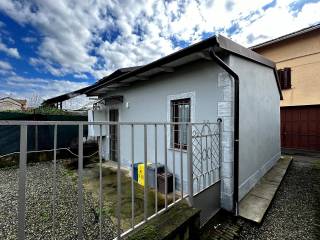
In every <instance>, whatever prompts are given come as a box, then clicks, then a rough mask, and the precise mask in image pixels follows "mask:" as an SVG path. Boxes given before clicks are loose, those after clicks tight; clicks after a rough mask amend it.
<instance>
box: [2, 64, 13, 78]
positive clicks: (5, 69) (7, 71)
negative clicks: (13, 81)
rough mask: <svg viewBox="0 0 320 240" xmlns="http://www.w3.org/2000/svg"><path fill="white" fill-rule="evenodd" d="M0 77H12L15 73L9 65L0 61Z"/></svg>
mask: <svg viewBox="0 0 320 240" xmlns="http://www.w3.org/2000/svg"><path fill="white" fill-rule="evenodd" d="M0 75H2V76H14V75H15V72H14V71H13V67H12V66H11V64H10V63H8V62H5V61H2V60H0Z"/></svg>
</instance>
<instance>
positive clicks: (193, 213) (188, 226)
mask: <svg viewBox="0 0 320 240" xmlns="http://www.w3.org/2000/svg"><path fill="white" fill-rule="evenodd" d="M125 239H127V240H141V239H153V240H162V239H177V240H179V239H180V240H184V239H193V240H197V239H200V210H198V209H195V208H192V207H189V205H188V204H187V203H186V202H185V201H183V202H179V203H177V204H176V205H175V206H173V207H171V208H170V209H169V210H168V211H166V212H164V213H162V214H160V215H159V216H157V217H155V218H153V219H151V220H150V221H149V222H147V223H146V224H144V225H142V226H141V227H138V228H137V229H135V230H134V231H133V232H132V233H131V234H129V236H128V237H126V238H125Z"/></svg>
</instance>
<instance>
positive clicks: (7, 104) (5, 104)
mask: <svg viewBox="0 0 320 240" xmlns="http://www.w3.org/2000/svg"><path fill="white" fill-rule="evenodd" d="M14 110H23V106H22V105H21V103H18V102H16V101H14V100H12V99H10V98H6V99H2V100H0V111H14Z"/></svg>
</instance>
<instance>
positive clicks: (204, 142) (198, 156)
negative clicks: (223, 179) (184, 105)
mask: <svg viewBox="0 0 320 240" xmlns="http://www.w3.org/2000/svg"><path fill="white" fill-rule="evenodd" d="M220 130H221V121H220V120H218V123H207V124H201V125H197V124H194V125H193V129H192V151H193V154H192V157H193V159H192V163H193V190H194V193H193V196H194V197H193V205H194V207H197V208H199V209H201V213H200V222H201V225H204V224H205V223H206V222H207V221H208V220H209V219H210V218H211V217H212V216H213V215H214V214H215V213H216V212H217V211H218V210H219V208H220V160H221V151H220V149H221V136H220V133H221V131H220Z"/></svg>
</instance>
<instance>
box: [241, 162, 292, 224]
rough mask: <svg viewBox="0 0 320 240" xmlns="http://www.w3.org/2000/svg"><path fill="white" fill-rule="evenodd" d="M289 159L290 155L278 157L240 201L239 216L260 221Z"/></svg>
mask: <svg viewBox="0 0 320 240" xmlns="http://www.w3.org/2000/svg"><path fill="white" fill-rule="evenodd" d="M291 161H292V157H282V158H281V159H279V161H278V162H277V163H276V164H275V165H274V166H273V167H272V168H271V169H270V170H269V171H268V172H267V173H266V174H265V175H264V176H263V177H262V178H261V180H260V181H259V183H258V184H257V185H256V186H255V187H254V188H253V189H252V190H251V191H250V192H249V193H248V194H247V195H246V196H245V197H244V198H243V199H242V200H241V201H240V205H239V215H240V216H241V217H243V218H245V219H248V220H251V221H253V222H256V223H261V221H262V219H263V217H264V215H265V214H266V212H267V210H268V208H269V206H270V203H271V201H272V200H273V198H274V195H275V194H276V191H277V190H278V188H279V186H280V184H281V181H282V179H283V178H284V176H285V174H286V172H287V169H288V167H289V166H290V163H291Z"/></svg>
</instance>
